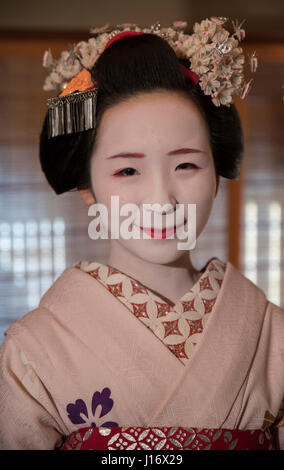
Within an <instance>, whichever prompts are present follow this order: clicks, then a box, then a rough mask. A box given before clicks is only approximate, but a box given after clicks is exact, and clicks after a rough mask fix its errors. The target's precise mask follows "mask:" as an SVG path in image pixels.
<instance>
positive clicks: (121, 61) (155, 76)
mask: <svg viewBox="0 0 284 470" xmlns="http://www.w3.org/2000/svg"><path fill="white" fill-rule="evenodd" d="M180 64H182V65H184V66H185V67H189V66H190V62H189V60H187V59H178V58H177V56H176V54H175V52H174V50H173V49H172V47H171V46H170V45H169V44H168V43H167V41H165V40H164V39H162V38H161V37H159V36H157V35H155V34H143V35H137V36H132V37H124V38H122V39H120V40H118V41H115V42H113V43H112V44H111V45H110V46H109V47H108V48H107V49H106V50H105V51H104V52H103V53H102V54H101V55H100V56H99V57H98V59H97V61H96V63H95V65H94V67H93V68H92V70H91V75H92V78H93V80H94V81H95V83H96V84H97V85H98V94H97V104H96V128H95V129H91V130H88V131H84V132H78V133H74V134H68V135H62V136H57V137H53V138H51V139H48V134H47V115H46V116H45V119H44V123H43V128H42V131H41V135H40V162H41V168H42V170H43V172H44V174H45V176H46V178H47V181H48V183H49V184H50V186H51V187H52V188H53V190H54V191H55V193H56V194H61V193H64V192H66V191H72V190H75V191H76V190H79V189H92V188H91V184H90V171H89V168H90V160H91V159H90V157H91V155H92V152H93V150H94V148H95V145H96V134H97V129H98V128H99V124H100V121H101V118H102V115H103V113H104V112H105V111H106V109H108V108H109V107H111V106H114V105H115V104H118V103H120V102H122V101H126V100H127V99H129V98H131V97H133V96H137V95H138V94H143V93H151V92H155V91H158V90H169V91H177V92H179V93H181V94H183V95H185V96H187V97H188V98H189V99H191V100H192V101H193V102H194V103H195V104H196V106H197V107H198V109H199V110H200V112H201V113H202V115H203V117H204V119H205V122H206V125H207V128H208V131H209V136H210V145H211V150H212V155H213V158H214V165H215V170H216V176H217V177H218V176H223V177H224V178H229V179H238V178H239V173H240V166H241V161H242V158H243V151H244V144H243V131H242V126H241V121H240V117H239V114H238V111H237V109H236V106H235V105H234V104H233V103H232V104H231V105H230V106H229V107H227V106H225V105H221V106H219V107H218V106H215V105H214V104H213V102H212V100H211V97H210V96H208V95H205V94H204V91H203V90H201V88H200V86H199V84H195V85H194V84H193V82H191V81H190V80H189V79H187V78H186V77H185V75H184V72H183V71H182V67H181V66H180Z"/></svg>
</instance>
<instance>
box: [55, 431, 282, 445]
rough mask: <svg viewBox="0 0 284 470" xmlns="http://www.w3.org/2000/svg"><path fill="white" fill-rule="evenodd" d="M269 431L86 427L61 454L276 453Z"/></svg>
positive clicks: (68, 443)
mask: <svg viewBox="0 0 284 470" xmlns="http://www.w3.org/2000/svg"><path fill="white" fill-rule="evenodd" d="M275 449H276V446H275V441H274V436H273V434H272V433H271V431H270V430H269V429H266V430H261V429H252V430H244V431H242V430H238V429H205V428H204V429H201V428H184V427H157V426H155V427H149V428H144V427H138V426H137V427H136V426H135V427H132V426H131V427H118V426H116V427H109V428H107V427H103V426H101V427H86V428H81V429H78V430H77V431H75V432H73V433H72V434H70V435H69V436H67V437H66V440H65V442H64V443H63V445H62V446H61V447H60V449H59V450H275Z"/></svg>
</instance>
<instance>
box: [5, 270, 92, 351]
mask: <svg viewBox="0 0 284 470" xmlns="http://www.w3.org/2000/svg"><path fill="white" fill-rule="evenodd" d="M89 278H90V279H89ZM90 282H91V285H90V284H89V283H90ZM92 295H93V296H95V295H96V282H95V281H94V279H93V278H91V277H90V276H88V275H87V274H86V273H84V272H83V271H81V270H80V269H78V268H77V267H76V265H72V266H69V267H68V268H66V269H65V270H64V271H63V272H62V274H61V275H60V276H59V277H58V278H57V279H56V281H55V282H54V283H53V284H52V285H51V286H50V288H49V289H48V290H47V291H46V292H45V294H44V295H43V296H42V297H41V299H40V302H39V305H38V307H36V308H35V309H33V310H31V311H29V312H28V313H26V314H25V315H23V316H22V317H21V318H19V319H18V320H16V321H15V322H13V323H12V324H11V326H10V327H9V328H8V329H7V330H6V331H5V333H4V335H5V340H4V343H7V340H8V339H10V340H12V341H14V342H15V343H18V344H24V345H25V346H26V347H27V348H28V349H30V348H31V347H32V345H34V346H35V347H37V348H40V346H42V345H43V343H44V344H45V345H47V344H48V343H52V342H54V339H56V338H57V337H59V336H60V334H61V333H62V330H63V329H66V327H67V325H68V324H70V322H71V323H72V320H73V318H78V316H80V314H81V312H82V311H85V310H84V308H83V307H82V303H83V299H84V298H88V297H90V296H92ZM9 342H10V341H9Z"/></svg>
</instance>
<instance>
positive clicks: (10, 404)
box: [0, 334, 62, 450]
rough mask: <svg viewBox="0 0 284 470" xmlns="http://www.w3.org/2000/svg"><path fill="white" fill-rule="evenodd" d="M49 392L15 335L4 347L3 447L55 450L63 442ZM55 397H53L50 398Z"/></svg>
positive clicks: (0, 389) (0, 372) (0, 351)
mask: <svg viewBox="0 0 284 470" xmlns="http://www.w3.org/2000/svg"><path fill="white" fill-rule="evenodd" d="M46 396H47V391H46V389H45V387H44V385H43V384H42V382H41V380H40V378H39V377H38V376H37V374H36V372H35V369H34V368H33V367H32V363H31V362H30V363H29V361H28V359H27V358H26V356H25V353H24V351H23V348H22V347H21V348H20V347H19V345H18V344H17V342H16V340H15V338H14V337H13V335H9V334H8V336H7V337H6V338H5V340H4V342H3V344H2V346H1V348H0V449H1V450H28V449H30V450H37V449H39V450H53V449H55V448H57V447H59V446H60V445H61V443H62V435H61V433H60V432H59V431H58V426H57V423H56V420H55V418H54V417H53V416H52V414H51V413H50V410H49V411H48V410H47V408H48V407H47V408H46V406H45V405H46ZM50 400H51V399H50Z"/></svg>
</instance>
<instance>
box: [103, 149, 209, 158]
mask: <svg viewBox="0 0 284 470" xmlns="http://www.w3.org/2000/svg"><path fill="white" fill-rule="evenodd" d="M185 153H203V151H202V150H198V149H192V148H181V149H176V150H171V152H168V153H167V154H166V155H181V154H185ZM144 157H146V155H145V154H144V153H136V152H120V153H117V154H116V155H111V156H110V157H107V158H106V160H110V159H113V158H144Z"/></svg>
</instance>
